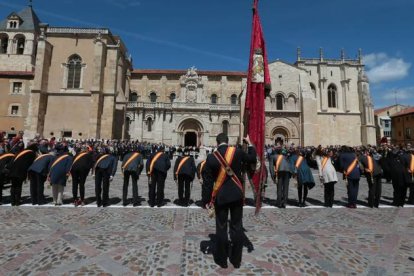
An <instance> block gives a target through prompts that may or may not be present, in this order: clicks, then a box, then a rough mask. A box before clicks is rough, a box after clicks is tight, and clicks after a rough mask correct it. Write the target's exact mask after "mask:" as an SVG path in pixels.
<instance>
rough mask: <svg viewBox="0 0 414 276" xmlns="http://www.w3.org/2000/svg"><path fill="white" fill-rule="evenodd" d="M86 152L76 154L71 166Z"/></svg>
mask: <svg viewBox="0 0 414 276" xmlns="http://www.w3.org/2000/svg"><path fill="white" fill-rule="evenodd" d="M87 154H88V153H87V152H82V153H80V154H79V155H78V156H76V157H75V160H73V163H72V167H73V165H74V164H75V163H76V162H78V160H79V159H81V158H82V157H83V156H85V155H87Z"/></svg>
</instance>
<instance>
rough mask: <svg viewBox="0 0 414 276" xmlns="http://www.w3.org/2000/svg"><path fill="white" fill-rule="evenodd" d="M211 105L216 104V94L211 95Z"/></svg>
mask: <svg viewBox="0 0 414 276" xmlns="http://www.w3.org/2000/svg"><path fill="white" fill-rule="evenodd" d="M211 103H212V104H216V103H217V95H216V94H213V95H211Z"/></svg>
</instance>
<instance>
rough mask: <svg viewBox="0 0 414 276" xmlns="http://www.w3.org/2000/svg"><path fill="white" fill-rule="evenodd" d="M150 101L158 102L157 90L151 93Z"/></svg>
mask: <svg viewBox="0 0 414 276" xmlns="http://www.w3.org/2000/svg"><path fill="white" fill-rule="evenodd" d="M150 101H151V102H152V103H155V102H157V94H156V93H155V92H151V94H150Z"/></svg>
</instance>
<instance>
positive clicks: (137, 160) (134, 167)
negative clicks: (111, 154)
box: [122, 148, 144, 207]
mask: <svg viewBox="0 0 414 276" xmlns="http://www.w3.org/2000/svg"><path fill="white" fill-rule="evenodd" d="M127 152H128V153H127V154H125V156H124V158H123V160H122V173H123V174H124V186H123V189H122V205H124V206H127V205H128V200H127V197H128V186H129V178H130V177H131V179H132V204H133V206H134V207H135V206H138V205H140V202H139V200H138V179H139V175H140V174H141V172H142V169H143V168H144V163H143V160H142V155H141V153H140V152H138V151H137V149H133V148H130V149H127Z"/></svg>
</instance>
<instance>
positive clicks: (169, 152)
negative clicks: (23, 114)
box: [0, 134, 414, 208]
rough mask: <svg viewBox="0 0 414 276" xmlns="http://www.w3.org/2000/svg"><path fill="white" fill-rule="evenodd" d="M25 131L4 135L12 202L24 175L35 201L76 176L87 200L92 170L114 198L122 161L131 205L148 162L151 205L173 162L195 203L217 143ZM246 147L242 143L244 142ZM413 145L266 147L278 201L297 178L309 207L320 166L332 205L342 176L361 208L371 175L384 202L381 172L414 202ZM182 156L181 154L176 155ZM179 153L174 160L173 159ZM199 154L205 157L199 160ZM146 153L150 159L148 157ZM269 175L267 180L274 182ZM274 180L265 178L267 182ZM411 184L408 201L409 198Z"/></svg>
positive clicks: (400, 197) (57, 193)
mask: <svg viewBox="0 0 414 276" xmlns="http://www.w3.org/2000/svg"><path fill="white" fill-rule="evenodd" d="M23 140H24V139H23V135H22V134H19V135H17V136H16V137H13V138H11V139H5V138H4V137H0V203H1V202H2V201H3V200H2V193H3V187H4V183H5V182H6V181H10V182H11V190H10V194H11V204H12V205H19V204H20V203H21V193H22V186H23V183H24V182H25V181H26V179H27V180H29V181H30V197H31V202H32V204H44V203H45V198H44V187H45V183H46V182H48V183H50V185H51V186H52V194H53V203H54V204H55V205H57V206H58V205H61V204H62V197H63V191H64V187H65V186H66V184H67V181H68V179H69V178H70V179H71V181H72V194H73V204H75V206H79V205H84V204H85V182H86V178H87V176H88V175H89V174H90V173H91V174H92V175H93V177H94V180H95V196H96V203H97V206H108V205H109V187H110V182H111V181H112V180H113V178H114V177H115V174H116V171H117V169H118V161H120V162H121V163H122V164H121V170H122V175H123V197H122V202H123V205H128V199H127V193H128V186H129V182H130V180H131V182H132V195H133V198H132V204H133V205H134V206H138V205H140V201H139V197H138V184H137V183H138V180H139V177H140V175H141V172H142V171H143V170H144V168H146V175H147V176H148V177H149V181H148V183H149V184H148V190H149V193H148V202H149V205H150V206H151V207H154V206H162V205H163V202H164V200H165V198H164V186H165V180H166V177H167V173H168V171H169V170H170V168H171V167H172V168H173V169H172V170H173V172H172V173H173V178H174V180H175V181H176V182H177V187H178V200H177V202H176V203H177V204H179V205H182V206H188V205H190V197H191V185H192V182H193V181H194V179H195V177H197V178H198V179H199V181H200V182H202V183H207V182H209V181H210V182H211V180H209V179H208V178H209V174H212V172H210V173H209V172H207V171H206V169H205V160H206V157H207V154H209V153H212V152H213V150H212V149H213V147H209V148H204V149H202V150H201V151H200V149H199V148H196V147H182V146H168V145H164V144H153V143H147V142H139V141H129V140H128V141H126V140H124V141H118V140H96V139H86V140H56V139H55V138H52V139H49V140H47V139H42V138H40V137H39V136H36V137H35V138H34V139H32V140H30V141H29V142H28V143H27V145H25V144H24V142H23ZM239 147H240V146H239ZM413 150H414V149H413V148H412V147H411V145H406V146H404V147H403V146H390V145H386V144H384V145H381V146H378V147H377V146H366V147H347V146H328V147H322V146H318V147H296V146H295V145H279V144H277V145H268V146H266V148H265V149H264V153H265V156H266V160H267V166H264V167H263V168H264V169H265V170H266V176H267V175H270V178H271V180H273V182H274V184H275V185H276V186H277V195H276V206H277V207H279V208H285V207H286V203H287V200H288V197H289V194H288V192H289V185H290V183H291V182H292V180H293V181H294V182H295V185H296V186H297V198H298V206H300V207H305V206H306V201H307V196H308V192H309V190H310V189H312V188H313V187H314V186H315V180H314V176H313V174H312V171H311V169H315V170H317V171H318V176H319V182H320V183H321V184H322V185H323V187H324V205H325V206H326V207H332V206H333V204H334V198H335V184H336V183H337V182H338V176H339V177H341V176H342V177H343V179H344V180H345V181H346V183H347V191H348V204H347V205H346V206H347V207H349V208H356V202H357V198H358V190H359V180H360V178H361V177H365V178H366V179H367V182H368V187H369V192H368V205H369V206H370V207H377V208H378V206H379V202H380V198H381V190H382V189H381V186H382V184H381V183H382V179H385V181H387V182H392V186H393V189H394V194H393V205H395V206H404V204H405V203H406V202H407V203H409V204H414V180H413V172H414V158H413V156H414V155H413V154H414V151H413ZM174 157H176V158H174ZM173 159H174V161H175V164H173V166H172V165H171V162H172V160H173ZM196 159H199V161H200V162H197V163H198V165H197V166H196ZM144 161H145V164H144ZM267 178H268V177H266V183H267V185H269V182H270V181H268V180H267ZM267 185H264V187H263V189H265V187H266V186H267ZM206 186H208V185H203V189H202V195H203V198H207V199H205V200H203V202H202V203H203V206H205V205H206V204H208V202H209V200H208V198H209V197H208V195H209V194H210V193H211V189H208V188H205V187H206ZM408 189H409V196H408V201H406V197H407V190H408Z"/></svg>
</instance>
